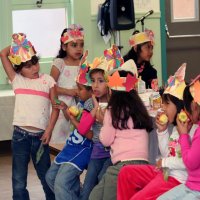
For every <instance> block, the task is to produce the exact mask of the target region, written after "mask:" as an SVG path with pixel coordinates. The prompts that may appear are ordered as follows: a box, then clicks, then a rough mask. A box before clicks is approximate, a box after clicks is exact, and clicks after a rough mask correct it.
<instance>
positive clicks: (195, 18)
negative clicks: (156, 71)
mask: <svg viewBox="0 0 200 200" xmlns="http://www.w3.org/2000/svg"><path fill="white" fill-rule="evenodd" d="M184 4H185V5H184ZM184 6H185V8H184ZM199 6H200V2H199V0H189V1H188V0H165V23H166V63H167V65H166V71H167V77H169V76H170V75H173V74H174V73H175V72H176V70H177V69H178V68H179V67H180V66H181V64H182V63H184V62H185V63H187V68H186V77H185V81H186V82H190V80H191V79H192V78H194V77H196V76H197V75H198V74H199V73H200V20H199V10H200V8H199Z"/></svg>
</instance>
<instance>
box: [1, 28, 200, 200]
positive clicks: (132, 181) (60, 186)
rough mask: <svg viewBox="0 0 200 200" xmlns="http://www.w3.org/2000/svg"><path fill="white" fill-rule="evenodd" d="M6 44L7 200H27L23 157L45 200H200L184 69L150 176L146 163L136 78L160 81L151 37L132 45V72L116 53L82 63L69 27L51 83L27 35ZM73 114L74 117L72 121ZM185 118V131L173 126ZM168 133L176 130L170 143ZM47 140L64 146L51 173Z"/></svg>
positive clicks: (196, 116) (196, 115)
mask: <svg viewBox="0 0 200 200" xmlns="http://www.w3.org/2000/svg"><path fill="white" fill-rule="evenodd" d="M12 38H13V43H12V45H11V46H8V47H6V48H5V49H3V50H2V51H1V61H2V64H3V67H4V69H5V72H6V73H7V76H8V78H9V80H10V81H11V84H12V87H13V90H14V92H15V96H16V99H15V110H14V119H13V125H14V132H13V138H12V152H13V164H12V184H13V199H25V200H26V199H29V193H28V190H27V189H26V186H27V174H28V163H29V161H30V157H31V158H32V161H33V163H34V167H35V169H36V171H37V174H38V177H39V179H40V180H41V183H42V186H43V189H44V192H45V196H46V199H50V200H52V199H57V200H62V199H63V200H66V199H81V200H87V199H90V200H98V199H99V200H100V199H101V200H102V199H105V200H110V199H112V200H115V199H118V200H126V199H127V200H128V199H132V200H133V199H134V200H135V199H138V200H141V199H152V200H153V199H160V200H162V199H184V198H185V199H199V198H200V187H199V185H200V184H199V183H200V180H199V177H200V174H199V173H200V165H199V161H198V160H200V159H199V156H198V150H199V146H200V145H199V144H200V141H199V140H200V136H199V134H200V129H199V125H200V124H199V121H200V94H199V91H200V76H198V77H197V78H196V79H194V80H193V82H191V83H190V84H188V85H187V86H186V84H185V81H184V77H185V70H186V65H185V64H183V65H182V66H181V67H180V68H179V69H178V70H177V72H176V73H175V75H174V76H172V77H170V78H169V80H168V87H167V88H166V89H165V91H164V93H163V95H162V100H163V107H162V113H158V114H157V117H156V126H157V136H158V147H159V150H160V156H159V158H158V159H157V163H156V166H153V165H150V164H149V161H148V155H149V152H148V145H149V132H150V131H151V130H152V128H153V122H152V119H151V118H150V116H149V114H148V111H147V110H146V107H145V106H144V104H143V102H142V100H141V99H140V97H139V95H138V93H137V91H136V85H137V82H138V73H139V75H141V76H142V75H143V73H144V72H145V71H146V72H145V73H144V76H143V77H142V78H143V80H144V81H146V85H147V86H148V87H151V86H152V84H151V82H152V81H153V80H155V79H156V78H157V74H156V71H155V69H154V68H153V67H152V66H151V65H150V58H151V56H152V49H153V44H154V42H153V33H152V32H151V31H145V32H142V33H136V34H134V35H133V36H131V38H130V44H131V46H132V51H134V52H135V54H137V59H136V60H135V62H134V61H133V60H130V59H129V60H127V61H126V62H124V60H123V58H122V57H121V55H120V52H119V50H118V48H117V47H116V46H115V45H113V46H112V47H111V48H110V49H107V50H105V51H104V56H103V57H101V58H95V59H94V60H93V62H92V63H88V61H87V52H86V53H85V54H84V55H83V49H84V31H83V28H82V27H81V26H80V25H72V26H70V27H69V28H67V29H64V31H63V32H62V35H61V38H60V41H61V46H60V50H59V54H58V56H57V58H56V59H55V60H54V61H53V64H52V69H51V73H50V74H51V76H50V75H46V74H40V73H39V58H38V57H37V55H36V51H35V49H34V47H33V45H32V44H31V42H30V41H28V40H27V38H26V35H25V34H22V33H19V34H13V36H12ZM126 57H127V56H126ZM139 65H140V66H139ZM150 72H152V77H149V75H151V73H150ZM147 75H148V77H147ZM50 104H52V106H51V109H50ZM73 105H76V106H77V107H78V109H79V114H78V116H74V114H73V113H72V112H71V111H70V106H73ZM183 109H184V110H185V112H186V113H187V116H188V120H186V121H184V122H182V121H180V119H179V113H180V112H181V110H183ZM163 113H165V114H166V115H167V118H168V122H167V123H164V124H163V123H161V121H160V115H162V114H163ZM169 124H173V125H174V128H173V131H172V133H169V131H168V125H169ZM52 133H53V134H52ZM66 133H67V134H68V136H66ZM66 138H67V140H66ZM50 139H52V141H62V142H63V141H65V140H66V145H65V146H64V148H63V149H62V151H61V152H60V153H59V154H58V155H57V156H56V157H55V159H54V161H53V163H52V164H51V162H50V156H49V147H48V144H49V141H50ZM84 169H87V172H86V176H85V180H84V183H83V185H82V186H81V183H80V175H81V174H82V172H83V170H84ZM172 188H173V189H172Z"/></svg>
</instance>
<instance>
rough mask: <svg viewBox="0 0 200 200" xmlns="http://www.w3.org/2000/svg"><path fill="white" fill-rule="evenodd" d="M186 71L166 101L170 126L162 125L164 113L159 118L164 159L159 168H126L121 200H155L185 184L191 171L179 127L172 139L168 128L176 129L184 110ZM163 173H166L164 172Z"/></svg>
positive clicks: (120, 184) (174, 82) (119, 192)
mask: <svg viewBox="0 0 200 200" xmlns="http://www.w3.org/2000/svg"><path fill="white" fill-rule="evenodd" d="M185 68H186V65H185V64H183V65H182V66H181V67H180V68H179V69H178V71H177V72H176V73H175V75H174V76H171V77H170V78H169V80H168V82H169V85H168V87H167V88H166V89H165V91H164V94H163V97H162V98H163V110H164V112H165V114H166V115H167V117H168V123H166V124H162V123H161V122H160V119H159V117H160V115H161V113H159V114H158V115H157V118H156V125H157V128H158V129H157V135H158V145H159V149H160V153H161V157H160V159H159V160H158V161H157V163H156V167H155V166H151V165H132V166H125V167H123V168H122V169H121V171H120V173H119V175H118V186H117V199H118V200H121V199H123V200H127V199H131V200H136V199H138V200H141V199H143V200H147V199H148V200H155V199H156V198H157V197H158V196H160V195H161V194H163V193H164V192H166V191H168V190H169V189H171V188H173V187H175V186H177V185H179V184H180V183H184V182H185V180H186V178H187V171H186V169H185V166H184V164H183V161H182V158H181V152H180V147H179V145H178V138H179V134H178V132H177V129H176V127H175V126H174V128H173V131H172V134H171V135H170V134H169V132H168V128H167V127H168V124H169V123H173V124H174V125H176V116H177V113H179V112H180V111H181V109H182V108H183V100H182V99H183V91H184V89H185V82H184V77H185ZM194 128H195V127H194ZM194 128H192V129H191V130H190V137H192V135H193V133H194ZM159 169H163V172H162V171H161V170H159Z"/></svg>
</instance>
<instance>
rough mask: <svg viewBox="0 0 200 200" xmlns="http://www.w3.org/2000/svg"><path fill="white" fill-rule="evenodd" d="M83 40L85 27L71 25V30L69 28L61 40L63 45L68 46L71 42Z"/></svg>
mask: <svg viewBox="0 0 200 200" xmlns="http://www.w3.org/2000/svg"><path fill="white" fill-rule="evenodd" d="M83 39H84V31H83V27H82V26H81V25H79V24H71V25H70V26H69V28H67V31H66V32H65V33H64V34H63V36H62V37H61V38H60V40H61V42H62V43H63V44H67V43H69V42H71V41H74V42H76V40H83Z"/></svg>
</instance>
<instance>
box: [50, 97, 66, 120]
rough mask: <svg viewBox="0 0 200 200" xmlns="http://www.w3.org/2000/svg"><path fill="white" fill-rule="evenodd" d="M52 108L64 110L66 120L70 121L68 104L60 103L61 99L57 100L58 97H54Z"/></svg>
mask: <svg viewBox="0 0 200 200" xmlns="http://www.w3.org/2000/svg"><path fill="white" fill-rule="evenodd" d="M52 106H53V107H54V108H56V109H59V110H62V112H63V114H64V116H65V119H66V120H69V115H68V114H67V109H68V106H67V104H65V102H63V101H60V100H59V99H57V97H54V103H53V104H52Z"/></svg>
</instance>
